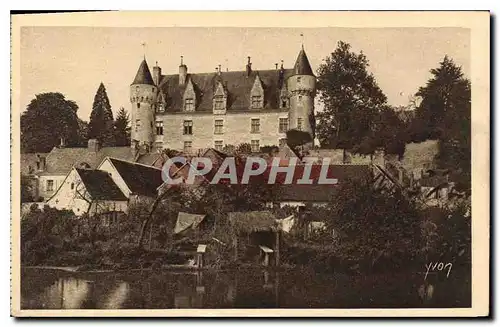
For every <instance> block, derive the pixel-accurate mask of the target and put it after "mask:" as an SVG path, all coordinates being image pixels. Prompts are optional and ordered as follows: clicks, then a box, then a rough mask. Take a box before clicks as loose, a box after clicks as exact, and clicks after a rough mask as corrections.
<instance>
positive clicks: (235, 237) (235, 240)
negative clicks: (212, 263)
mask: <svg viewBox="0 0 500 327" xmlns="http://www.w3.org/2000/svg"><path fill="white" fill-rule="evenodd" d="M233 241H234V261H237V260H238V234H235V235H234V239H233Z"/></svg>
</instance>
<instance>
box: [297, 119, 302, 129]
mask: <svg viewBox="0 0 500 327" xmlns="http://www.w3.org/2000/svg"><path fill="white" fill-rule="evenodd" d="M302 123H303V119H302V118H297V130H299V131H301V130H302Z"/></svg>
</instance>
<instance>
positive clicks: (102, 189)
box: [75, 168, 127, 201]
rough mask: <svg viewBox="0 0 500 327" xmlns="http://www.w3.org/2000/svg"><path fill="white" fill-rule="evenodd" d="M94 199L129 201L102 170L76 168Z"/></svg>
mask: <svg viewBox="0 0 500 327" xmlns="http://www.w3.org/2000/svg"><path fill="white" fill-rule="evenodd" d="M75 169H76V171H77V172H78V175H80V178H81V179H82V182H83V184H84V185H85V189H86V190H87V192H89V194H90V196H91V197H92V199H93V200H114V201H127V197H126V196H125V194H123V192H122V191H121V190H120V189H119V188H118V186H117V185H116V184H115V182H113V180H112V179H111V177H110V176H109V174H108V173H107V172H105V171H102V170H95V169H79V168H75Z"/></svg>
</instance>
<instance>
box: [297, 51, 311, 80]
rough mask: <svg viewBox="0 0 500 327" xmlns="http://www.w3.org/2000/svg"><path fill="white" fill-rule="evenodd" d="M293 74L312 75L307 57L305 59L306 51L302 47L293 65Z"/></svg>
mask: <svg viewBox="0 0 500 327" xmlns="http://www.w3.org/2000/svg"><path fill="white" fill-rule="evenodd" d="M293 72H294V75H313V76H314V74H313V71H312V68H311V65H310V64H309V59H307V55H306V52H305V51H304V48H302V49H301V50H300V52H299V55H298V57H297V60H296V61H295V66H294V67H293Z"/></svg>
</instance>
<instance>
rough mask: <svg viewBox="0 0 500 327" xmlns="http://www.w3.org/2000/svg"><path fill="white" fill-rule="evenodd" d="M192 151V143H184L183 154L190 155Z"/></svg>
mask: <svg viewBox="0 0 500 327" xmlns="http://www.w3.org/2000/svg"><path fill="white" fill-rule="evenodd" d="M191 151H193V142H192V141H184V153H191Z"/></svg>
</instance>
